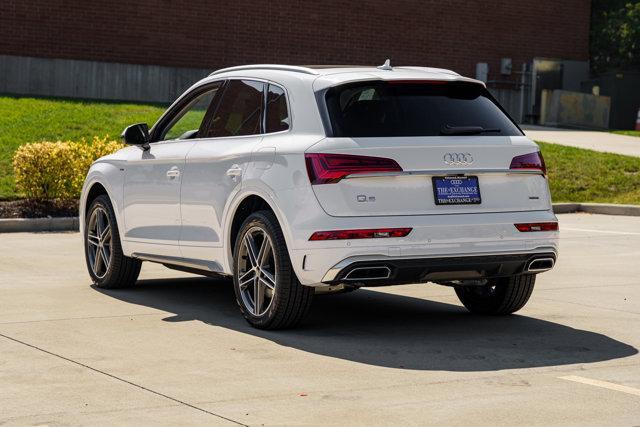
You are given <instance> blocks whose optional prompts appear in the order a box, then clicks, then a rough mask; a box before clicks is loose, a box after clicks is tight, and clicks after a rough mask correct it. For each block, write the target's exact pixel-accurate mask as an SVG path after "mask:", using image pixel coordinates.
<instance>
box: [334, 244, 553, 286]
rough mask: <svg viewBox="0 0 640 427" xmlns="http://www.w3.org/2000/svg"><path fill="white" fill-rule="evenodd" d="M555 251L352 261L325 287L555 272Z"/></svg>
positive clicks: (343, 264)
mask: <svg viewBox="0 0 640 427" xmlns="http://www.w3.org/2000/svg"><path fill="white" fill-rule="evenodd" d="M556 258H557V254H556V252H555V250H554V248H541V250H540V251H539V252H536V253H519V254H492V255H476V256H448V257H426V258H392V257H352V258H348V259H345V260H343V261H341V262H339V263H338V264H336V265H335V266H334V267H333V268H331V269H330V270H329V271H327V273H326V274H325V275H324V277H323V279H322V282H323V283H325V284H330V285H334V284H351V285H356V286H386V285H399V284H407V283H420V282H430V281H431V282H439V281H440V282H443V281H452V280H476V279H492V278H498V277H508V276H513V275H516V274H523V273H527V272H530V273H540V272H543V271H547V270H550V269H551V268H553V265H554V264H555V261H556Z"/></svg>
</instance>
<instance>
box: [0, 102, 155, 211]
mask: <svg viewBox="0 0 640 427" xmlns="http://www.w3.org/2000/svg"><path fill="white" fill-rule="evenodd" d="M163 111H164V108H161V107H158V106H153V105H144V104H122V103H106V102H99V103H98V102H88V101H76V100H59V99H34V98H11V97H0V199H7V198H13V197H16V196H18V195H17V194H16V193H15V188H14V181H13V168H12V166H11V161H12V157H13V153H14V152H15V150H16V148H18V147H19V146H20V145H22V144H25V143H27V142H37V141H42V140H48V141H57V140H79V139H80V138H85V139H88V140H90V139H91V138H93V136H95V135H97V136H104V135H110V136H111V137H113V138H114V139H119V138H120V133H121V132H122V130H123V129H124V128H125V127H126V126H127V125H130V124H132V123H138V122H146V123H149V125H152V124H153V123H154V122H155V121H156V119H157V118H158V117H160V114H161V113H162V112H163Z"/></svg>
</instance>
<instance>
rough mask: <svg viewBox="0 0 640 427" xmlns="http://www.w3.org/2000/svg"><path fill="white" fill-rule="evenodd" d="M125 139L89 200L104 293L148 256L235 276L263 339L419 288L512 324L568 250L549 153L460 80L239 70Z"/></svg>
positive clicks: (453, 76) (88, 229)
mask: <svg viewBox="0 0 640 427" xmlns="http://www.w3.org/2000/svg"><path fill="white" fill-rule="evenodd" d="M122 136H123V139H124V142H125V143H126V144H128V146H127V147H125V148H123V149H122V150H120V151H118V152H116V153H115V154H112V155H109V156H106V157H103V158H101V159H99V160H97V161H96V162H95V163H94V164H93V165H92V166H91V169H90V171H89V173H88V175H87V178H86V182H85V184H84V188H83V192H82V197H81V205H80V214H81V221H80V224H81V231H82V236H83V238H84V247H85V255H86V261H87V267H88V270H89V274H90V276H91V279H92V280H93V282H94V283H95V285H96V286H98V287H104V288H121V287H126V286H131V285H133V284H134V283H135V282H136V280H137V277H138V274H139V271H140V265H141V262H142V261H150V262H155V263H160V264H164V265H165V266H167V267H169V268H173V269H178V270H183V271H187V272H191V273H196V274H202V275H206V276H214V277H223V276H225V277H233V283H234V288H235V294H236V299H237V303H238V305H239V307H240V310H241V312H242V314H243V315H244V317H245V318H246V319H247V321H248V322H249V323H250V324H251V325H253V326H255V327H258V328H264V329H278V328H285V327H291V326H294V325H295V324H297V323H298V322H299V321H300V320H301V319H302V318H303V317H304V315H305V314H306V313H307V312H308V310H309V308H310V305H311V302H312V299H313V296H314V294H315V293H319V292H328V293H329V292H338V291H348V290H354V289H357V288H360V287H365V286H385V285H398V284H408V283H423V282H432V283H437V284H440V285H445V286H450V287H452V288H453V289H454V290H455V292H456V294H457V296H458V297H459V299H460V300H461V302H462V304H464V306H465V307H467V308H468V309H469V310H470V311H471V312H474V313H481V314H509V313H513V312H515V311H517V310H519V309H520V308H522V307H523V306H524V305H525V303H526V302H527V300H528V299H529V296H530V295H531V292H532V290H533V286H534V282H535V278H536V275H537V274H538V273H541V272H543V271H546V270H549V269H551V268H552V267H553V266H554V263H555V261H556V258H557V256H558V244H557V238H558V222H557V219H556V217H555V215H554V213H553V210H552V206H551V198H550V195H549V188H548V184H547V178H546V170H545V164H544V160H543V158H542V156H541V154H540V152H539V150H538V147H537V146H536V144H535V143H534V142H532V141H531V140H529V139H528V138H527V137H526V136H524V134H523V133H522V131H521V130H520V128H519V127H518V125H517V124H516V123H514V121H513V120H511V119H510V118H509V116H508V115H507V114H506V112H505V111H504V110H503V109H502V107H501V106H500V105H499V104H498V103H497V102H496V100H495V99H494V98H493V97H492V96H491V94H490V93H489V92H488V91H487V89H486V88H485V85H484V84H483V83H482V82H480V81H477V80H473V79H470V78H466V77H462V76H460V75H459V74H457V73H455V72H452V71H448V70H443V69H435V68H423V67H391V66H389V64H388V63H386V64H385V65H384V66H380V67H355V66H350V67H346V66H312V67H296V66H285V65H248V66H240V67H233V68H226V69H223V70H219V71H216V72H214V73H212V74H211V75H210V76H208V77H207V78H205V79H203V80H201V81H199V82H198V83H196V84H195V85H193V86H192V87H191V88H189V89H188V90H187V91H186V92H185V93H184V94H183V95H182V96H180V97H179V98H178V99H177V100H176V101H175V102H174V103H173V104H172V105H171V106H170V107H169V109H168V110H167V111H166V112H165V113H164V114H163V115H162V116H161V117H160V119H159V120H158V121H157V122H156V123H155V124H154V125H153V127H152V128H151V129H150V130H149V128H148V126H147V125H146V124H135V125H132V126H129V127H128V128H127V129H125V131H124V132H123V135H122Z"/></svg>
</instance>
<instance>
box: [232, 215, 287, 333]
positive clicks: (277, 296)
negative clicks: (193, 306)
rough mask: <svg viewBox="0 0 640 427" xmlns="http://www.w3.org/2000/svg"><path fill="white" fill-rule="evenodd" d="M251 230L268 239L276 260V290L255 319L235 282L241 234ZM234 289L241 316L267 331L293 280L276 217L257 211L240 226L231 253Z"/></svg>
mask: <svg viewBox="0 0 640 427" xmlns="http://www.w3.org/2000/svg"><path fill="white" fill-rule="evenodd" d="M252 227H260V228H261V229H262V230H264V231H265V232H266V233H267V234H268V235H269V237H270V238H271V242H272V247H273V252H274V260H275V272H276V287H275V292H274V296H273V301H272V303H271V305H270V306H269V309H268V310H267V311H266V312H265V313H264V314H262V315H261V316H256V315H254V314H253V313H251V312H250V311H249V310H247V308H246V307H245V305H244V302H243V301H242V295H241V291H240V286H239V282H238V270H239V269H238V267H239V254H240V246H241V242H242V239H243V237H244V235H245V234H246V232H247V230H249V229H250V228H252ZM233 252H234V253H233V271H234V273H233V289H234V291H235V295H236V302H237V303H238V306H239V307H240V310H241V312H242V315H243V316H244V317H245V319H247V321H249V323H251V324H252V325H254V326H256V327H258V328H268V327H269V325H270V324H271V322H273V321H274V319H275V317H276V315H277V312H278V311H279V309H280V307H279V306H280V304H282V302H283V298H285V297H286V295H285V294H286V293H287V292H288V290H289V288H290V286H292V285H294V284H292V283H291V282H292V281H293V280H296V279H295V275H294V274H293V269H292V267H291V262H290V260H289V254H288V252H287V248H286V245H285V243H284V236H283V234H282V231H281V229H280V226H279V224H278V223H277V220H275V216H274V215H273V214H271V213H270V212H256V213H253V214H251V215H250V216H249V217H248V218H247V219H246V220H245V221H244V223H243V224H242V226H241V227H240V231H239V232H238V236H237V238H236V242H235V246H234V251H233Z"/></svg>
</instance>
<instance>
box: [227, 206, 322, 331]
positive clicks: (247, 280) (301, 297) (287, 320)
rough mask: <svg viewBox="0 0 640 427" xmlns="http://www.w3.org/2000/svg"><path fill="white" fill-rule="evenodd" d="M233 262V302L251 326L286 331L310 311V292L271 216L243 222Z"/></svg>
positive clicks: (263, 214)
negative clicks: (301, 281)
mask: <svg viewBox="0 0 640 427" xmlns="http://www.w3.org/2000/svg"><path fill="white" fill-rule="evenodd" d="M233 259H234V269H233V271H234V274H233V284H234V289H235V293H236V300H237V302H238V305H239V306H240V310H241V311H242V314H243V316H244V317H245V319H247V321H248V322H249V323H250V324H251V325H252V326H254V327H256V328H260V329H284V328H290V327H293V326H295V325H296V324H298V323H299V322H300V321H301V320H302V319H303V318H304V317H305V315H306V314H307V312H308V311H309V308H310V307H311V301H312V299H313V288H310V287H307V286H303V285H302V284H300V282H299V281H298V278H297V277H296V275H295V272H294V271H293V267H292V266H291V260H290V259H289V253H288V251H287V246H286V244H285V241H284V236H283V234H282V230H281V229H280V225H279V224H278V220H277V219H276V217H275V215H274V214H273V213H272V212H270V211H260V212H256V213H253V214H251V215H250V216H249V217H248V218H247V219H246V220H245V221H244V223H243V224H242V226H241V228H240V232H239V233H238V237H237V239H236V243H235V248H234V258H233Z"/></svg>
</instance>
